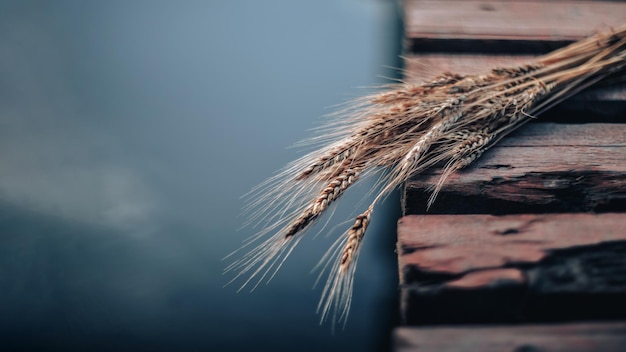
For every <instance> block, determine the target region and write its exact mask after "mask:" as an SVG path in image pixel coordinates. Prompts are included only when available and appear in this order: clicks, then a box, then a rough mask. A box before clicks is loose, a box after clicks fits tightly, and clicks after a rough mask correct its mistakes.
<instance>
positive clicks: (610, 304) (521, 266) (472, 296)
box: [398, 213, 626, 324]
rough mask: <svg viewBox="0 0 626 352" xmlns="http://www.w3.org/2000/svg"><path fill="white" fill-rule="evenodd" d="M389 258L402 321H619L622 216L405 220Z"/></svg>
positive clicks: (625, 243) (625, 252)
mask: <svg viewBox="0 0 626 352" xmlns="http://www.w3.org/2000/svg"><path fill="white" fill-rule="evenodd" d="M398 254H399V258H398V265H399V270H400V286H401V297H402V299H401V304H402V314H403V318H404V320H405V323H407V324H424V323H431V324H432V323H470V322H472V323H476V322H491V323H493V322H501V323H502V322H515V321H552V320H563V319H568V318H569V319H574V318H575V319H590V318H594V319H605V318H616V317H622V318H626V307H624V305H623V304H621V303H620V302H621V301H622V300H623V297H624V296H625V295H626V215H625V214H619V213H607V214H587V213H579V214H523V215H506V216H493V215H421V216H417V215H413V216H405V217H403V218H402V219H400V221H399V223H398ZM572 305H574V306H576V309H571V307H572ZM546 307H549V309H546Z"/></svg>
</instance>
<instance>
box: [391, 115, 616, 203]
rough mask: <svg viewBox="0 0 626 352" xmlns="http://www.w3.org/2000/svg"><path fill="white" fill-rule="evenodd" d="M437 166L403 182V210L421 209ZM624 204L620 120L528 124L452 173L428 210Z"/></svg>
mask: <svg viewBox="0 0 626 352" xmlns="http://www.w3.org/2000/svg"><path fill="white" fill-rule="evenodd" d="M438 179H439V174H438V172H437V171H436V170H435V171H428V172H425V173H424V174H422V175H417V176H416V177H415V178H413V179H411V180H409V181H408V182H407V183H406V185H405V190H404V194H403V212H404V214H405V215H406V214H423V213H426V206H425V205H426V201H427V199H428V197H429V195H430V193H429V191H428V189H429V188H430V187H431V186H433V185H434V184H435V183H436V182H437V181H438ZM624 209H626V124H585V125H560V124H540V123H536V124H529V125H527V126H524V127H522V128H521V129H520V130H518V131H517V132H516V133H514V134H512V135H510V136H508V137H507V138H505V139H503V140H501V141H500V142H499V143H498V144H497V145H496V146H494V147H493V148H492V149H491V150H489V151H487V152H486V153H485V154H484V155H483V156H482V157H481V158H480V159H479V160H477V161H476V162H475V164H474V165H472V166H470V167H469V168H467V169H466V170H462V171H460V172H457V173H455V174H453V175H451V176H450V177H449V178H448V180H447V182H446V184H445V185H444V187H443V189H442V191H441V192H440V194H439V197H438V199H437V200H436V201H435V204H434V205H433V207H431V209H429V213H433V214H438V213H447V214H451V213H452V214H454V213H456V214H468V213H491V214H504V213H528V212H530V213H536V212H552V213H554V212H564V211H590V210H596V211H609V210H613V211H622V210H624Z"/></svg>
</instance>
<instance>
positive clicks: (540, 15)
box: [404, 0, 626, 42]
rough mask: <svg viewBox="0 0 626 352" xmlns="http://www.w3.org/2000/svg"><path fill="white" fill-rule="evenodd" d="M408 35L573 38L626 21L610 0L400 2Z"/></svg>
mask: <svg viewBox="0 0 626 352" xmlns="http://www.w3.org/2000/svg"><path fill="white" fill-rule="evenodd" d="M404 11H405V27H406V29H405V32H406V36H407V37H408V38H432V39H446V40H450V39H470V40H478V39H486V40H492V39H505V40H516V41H520V40H523V41H534V42H541V41H563V40H571V41H574V40H578V39H580V38H582V37H585V36H588V35H590V34H592V33H594V32H595V31H599V30H606V29H609V28H610V27H611V26H613V27H617V26H620V25H622V24H624V23H626V3H624V2H612V1H541V0H526V1H506V0H444V1H441V0H430V1H425V0H405V1H404Z"/></svg>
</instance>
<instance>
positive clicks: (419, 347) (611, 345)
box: [393, 322, 626, 352]
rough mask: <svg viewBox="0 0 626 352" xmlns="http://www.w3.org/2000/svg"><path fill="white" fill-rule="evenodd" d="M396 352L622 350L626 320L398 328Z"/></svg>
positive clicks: (588, 351) (625, 333)
mask: <svg viewBox="0 0 626 352" xmlns="http://www.w3.org/2000/svg"><path fill="white" fill-rule="evenodd" d="M393 339H394V344H395V346H396V348H395V351H396V352H412V351H419V352H470V351H471V352H474V351H481V352H503V351H507V352H539V351H551V352H595V351H603V352H621V351H623V350H624V346H626V322H603V323H578V324H559V325H521V326H497V327H492V326H482V327H445V328H444V327H437V328H398V329H396V330H395V331H394V337H393Z"/></svg>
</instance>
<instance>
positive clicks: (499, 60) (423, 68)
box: [404, 53, 626, 115]
mask: <svg viewBox="0 0 626 352" xmlns="http://www.w3.org/2000/svg"><path fill="white" fill-rule="evenodd" d="M536 57H537V56H536V55H498V54H494V55H486V54H433V53H422V54H419V55H416V54H414V55H408V56H406V57H405V60H404V63H405V64H404V65H405V76H404V80H405V81H406V82H408V83H413V84H419V83H422V82H427V81H430V80H433V79H434V78H436V77H437V76H439V75H441V74H442V73H443V72H454V73H458V74H461V75H473V74H485V73H488V72H490V70H492V69H493V68H494V67H513V66H518V65H523V64H526V63H530V62H532V61H533V59H534V58H536ZM572 101H573V102H574V104H577V103H579V104H584V105H585V107H586V108H589V107H590V106H589V104H594V105H595V106H593V108H595V109H596V110H600V112H604V111H606V112H605V113H603V114H601V115H607V114H615V113H617V112H626V84H623V83H622V84H613V85H611V86H610V87H595V88H593V89H589V90H586V91H584V92H582V93H580V94H577V95H575V96H574V97H572V99H570V101H569V102H572ZM569 102H568V103H569ZM607 102H610V103H612V104H613V105H615V106H610V107H607V106H606V104H607ZM600 104H602V105H600ZM576 107H577V108H578V109H580V108H581V107H580V106H578V105H576ZM609 109H610V110H609ZM570 110H572V109H570ZM588 110H589V109H587V111H588ZM607 110H608V111H607Z"/></svg>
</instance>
